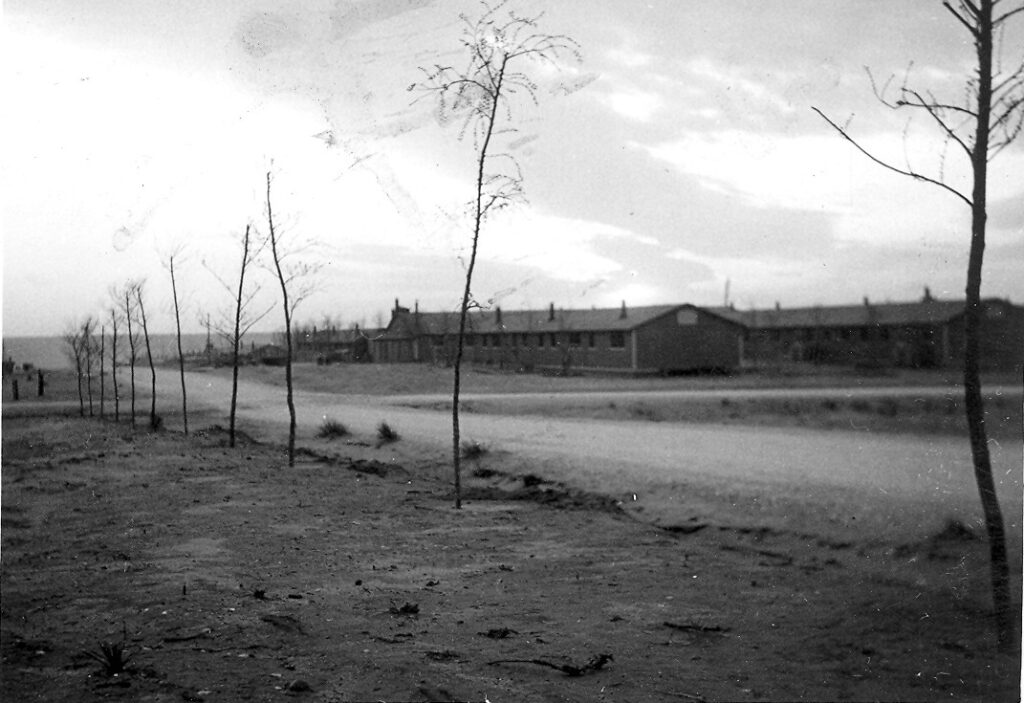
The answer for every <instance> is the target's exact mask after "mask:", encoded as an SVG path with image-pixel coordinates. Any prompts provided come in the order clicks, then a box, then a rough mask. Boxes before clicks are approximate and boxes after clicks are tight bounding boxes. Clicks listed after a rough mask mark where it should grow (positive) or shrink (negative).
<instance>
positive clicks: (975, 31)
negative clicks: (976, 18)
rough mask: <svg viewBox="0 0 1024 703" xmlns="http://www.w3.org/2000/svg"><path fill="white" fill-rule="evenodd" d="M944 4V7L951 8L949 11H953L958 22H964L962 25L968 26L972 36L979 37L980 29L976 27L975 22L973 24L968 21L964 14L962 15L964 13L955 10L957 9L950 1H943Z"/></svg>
mask: <svg viewBox="0 0 1024 703" xmlns="http://www.w3.org/2000/svg"><path fill="white" fill-rule="evenodd" d="M942 6H943V7H945V8H946V9H947V10H949V12H950V13H951V14H952V15H953V16H954V17H956V19H957V21H958V22H959V23H960V24H962V25H963V26H964V27H966V28H967V31H968V32H970V33H971V36H973V37H974V38H975V39H977V38H978V29H977V27H975V26H974V25H973V24H971V23H970V22H968V21H967V20H966V19H964V17H963V16H962V15H961V14H960V13H959V12H957V11H956V10H955V9H954V8H953V6H952V5H950V4H949V3H948V2H943V3H942Z"/></svg>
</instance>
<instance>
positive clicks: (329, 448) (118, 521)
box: [0, 379, 1020, 703]
mask: <svg viewBox="0 0 1024 703" xmlns="http://www.w3.org/2000/svg"><path fill="white" fill-rule="evenodd" d="M54 383H55V388H56V385H57V384H58V383H59V379H54ZM64 412H66V409H65V410H64ZM141 412H142V410H141V409H140V413H141ZM210 423H211V420H210V419H209V418H204V417H202V416H201V415H196V416H193V418H192V422H191V426H192V427H193V428H201V429H199V430H198V431H196V430H194V431H193V433H192V434H191V435H190V436H188V437H185V436H183V435H181V434H180V433H176V432H157V433H151V432H149V431H147V430H145V429H144V428H143V427H141V426H140V427H139V428H138V429H135V430H133V429H131V428H130V427H129V426H128V425H127V423H125V422H122V423H120V424H115V423H113V422H111V421H110V420H109V419H108V420H106V421H100V420H98V419H95V418H93V419H80V418H77V417H68V416H64V415H62V414H61V411H60V410H59V406H54V407H53V408H52V409H47V408H45V407H44V408H40V407H39V406H33V405H31V404H28V403H24V402H23V403H22V404H21V405H20V406H14V405H13V404H11V403H5V404H4V415H3V425H2V444H3V446H2V459H3V470H2V513H0V515H2V530H0V537H2V553H0V567H2V569H0V593H2V602H0V655H2V660H0V661H2V667H0V696H2V698H3V700H5V701H7V700H11V701H21V700H26V701H27V700H44V701H92V700H125V701H128V700H131V701H182V700H184V701H240V700H249V701H281V700H308V701H447V700H472V701H491V702H492V703H499V702H505V701H558V700H567V701H601V700H605V701H700V700H705V701H715V700H724V701H737V700H738V701H744V700H750V701H755V700H774V701H778V700H814V701H818V700H857V701H860V700H903V701H905V700H920V701H933V700H942V699H950V700H975V701H1011V700H1019V697H1020V653H1019V651H1018V652H1016V653H1013V654H1009V655H1006V654H999V653H997V652H996V651H995V650H994V647H993V643H992V640H993V636H992V632H993V628H992V626H991V622H990V619H989V616H988V615H987V611H988V609H989V593H988V579H987V545H986V543H985V542H984V540H982V539H980V538H979V537H978V536H977V535H975V534H973V533H971V532H970V531H969V530H966V529H964V528H962V527H961V526H959V525H957V524H951V525H948V526H947V528H946V529H943V530H942V531H939V532H937V533H935V534H934V535H932V536H931V537H930V538H928V539H925V540H921V541H915V542H900V541H893V542H891V543H883V542H879V541H877V540H870V541H868V540H864V541H860V542H859V541H844V542H837V541H835V540H832V539H827V538H825V537H823V536H822V535H820V534H816V533H815V532H814V530H813V528H809V529H808V530H805V531H802V532H799V533H797V532H788V531H773V530H767V529H762V530H753V529H745V528H741V527H736V526H735V525H728V524H725V523H722V524H716V523H715V522H714V521H706V520H705V521H701V522H699V523H694V524H692V525H690V524H687V523H683V524H677V525H674V526H672V527H671V528H670V529H666V528H659V527H655V526H653V525H650V524H646V523H644V522H643V521H642V520H640V519H638V517H637V515H636V514H633V513H631V512H629V511H628V510H626V509H624V507H623V504H622V503H620V500H626V499H627V496H602V495H591V494H583V493H579V492H574V491H572V490H569V489H567V488H566V487H565V486H562V485H560V484H557V483H551V482H549V481H545V480H544V479H543V478H542V477H540V476H536V475H534V474H532V473H531V472H530V471H529V467H524V466H523V464H522V462H521V461H517V460H515V458H514V457H508V456H503V455H500V454H497V455H492V454H484V455H483V456H481V457H479V458H477V459H475V460H473V461H469V462H467V466H466V471H467V474H469V476H468V477H467V480H466V490H465V495H466V502H465V506H464V508H463V509H462V510H459V511H457V510H455V509H454V508H453V506H452V501H451V495H450V490H451V489H450V483H451V481H450V466H449V464H448V461H447V457H445V456H444V455H442V454H441V453H439V452H438V451H437V450H434V449H429V448H425V447H421V446H416V445H415V444H413V443H411V442H409V441H408V440H404V439H402V440H399V441H397V442H394V443H389V444H385V445H383V446H377V445H376V442H375V437H359V436H356V437H351V436H350V437H345V438H339V439H334V440H327V439H318V440H304V441H303V442H302V451H301V452H300V455H299V459H298V462H297V465H296V466H295V467H294V468H288V466H287V461H286V457H285V454H284V450H283V448H282V447H280V446H274V445H271V444H263V443H258V442H256V441H253V440H252V439H250V438H243V439H242V441H240V444H239V446H238V447H236V448H229V447H228V446H227V441H226V440H227V437H226V433H225V432H224V431H223V429H221V428H219V427H216V426H211V424H210ZM142 424H144V422H143V423H142ZM1018 585H1019V584H1018ZM1016 605H1017V607H1018V608H1019V607H1020V600H1019V592H1018V595H1017V600H1016ZM104 644H107V645H108V651H110V656H107V657H106V660H107V661H108V662H109V661H111V660H112V659H115V658H116V652H115V651H113V650H117V649H121V648H123V650H124V651H125V652H127V653H128V655H129V656H130V658H129V660H128V661H127V665H126V667H125V668H124V671H121V672H119V673H117V674H110V673H106V672H104V670H103V669H104V666H102V665H101V662H99V661H97V660H96V659H95V658H94V657H93V656H90V655H97V656H99V658H100V659H104V658H105V657H104V655H103V654H102V650H101V647H103V646H104ZM114 668H116V667H114Z"/></svg>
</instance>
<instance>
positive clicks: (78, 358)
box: [75, 349, 85, 417]
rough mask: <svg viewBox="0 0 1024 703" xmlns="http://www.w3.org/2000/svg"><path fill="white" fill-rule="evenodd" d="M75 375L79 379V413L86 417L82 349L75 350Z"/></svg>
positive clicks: (80, 415)
mask: <svg viewBox="0 0 1024 703" xmlns="http://www.w3.org/2000/svg"><path fill="white" fill-rule="evenodd" d="M75 377H76V379H77V381H78V415H79V417H85V394H84V393H83V392H82V351H81V349H76V350H75Z"/></svg>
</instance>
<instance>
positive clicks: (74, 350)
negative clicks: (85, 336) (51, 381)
mask: <svg viewBox="0 0 1024 703" xmlns="http://www.w3.org/2000/svg"><path fill="white" fill-rule="evenodd" d="M62 338H63V340H64V346H65V347H66V348H65V350H64V352H65V353H66V354H67V357H68V359H70V360H71V362H72V363H74V365H75V380H76V387H77V389H78V414H79V416H80V417H85V392H84V391H83V389H82V374H83V373H84V371H85V350H84V349H83V347H82V327H81V325H78V324H72V325H71V326H70V327H69V328H68V329H67V331H66V332H64V334H63V337H62Z"/></svg>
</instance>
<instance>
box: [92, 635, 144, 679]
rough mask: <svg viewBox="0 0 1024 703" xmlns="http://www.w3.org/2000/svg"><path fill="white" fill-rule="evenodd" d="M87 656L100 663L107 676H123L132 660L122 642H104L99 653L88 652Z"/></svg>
mask: <svg viewBox="0 0 1024 703" xmlns="http://www.w3.org/2000/svg"><path fill="white" fill-rule="evenodd" d="M85 655H86V656H87V657H89V658H90V659H93V660H95V661H97V662H99V663H100V666H102V667H103V673H104V674H105V675H106V676H114V675H116V674H123V673H124V672H125V671H126V667H127V666H128V661H129V660H130V659H131V658H132V657H131V655H130V654H128V652H127V651H126V650H125V648H124V644H123V643H122V642H102V643H101V644H100V646H99V652H98V653H97V652H93V651H91V650H90V651H86V652H85Z"/></svg>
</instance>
